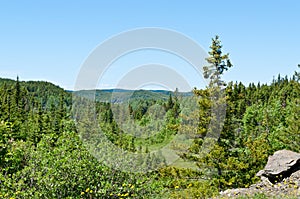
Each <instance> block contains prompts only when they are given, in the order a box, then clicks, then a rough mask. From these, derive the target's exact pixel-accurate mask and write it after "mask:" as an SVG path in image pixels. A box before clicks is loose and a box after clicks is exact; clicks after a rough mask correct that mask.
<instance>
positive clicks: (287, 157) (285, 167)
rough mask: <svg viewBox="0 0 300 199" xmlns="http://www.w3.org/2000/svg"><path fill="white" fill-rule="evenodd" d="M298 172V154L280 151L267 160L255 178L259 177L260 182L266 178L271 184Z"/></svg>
mask: <svg viewBox="0 0 300 199" xmlns="http://www.w3.org/2000/svg"><path fill="white" fill-rule="evenodd" d="M298 170H300V153H296V152H293V151H289V150H280V151H276V152H275V153H274V154H273V155H272V156H270V157H269V158H268V162H267V165H266V166H265V168H264V169H263V170H261V171H259V172H258V173H257V174H256V176H259V177H261V179H262V180H266V178H267V179H268V180H269V181H270V182H271V183H276V182H279V181H282V180H283V179H284V178H287V177H289V176H290V175H291V174H292V173H294V172H296V171H298Z"/></svg>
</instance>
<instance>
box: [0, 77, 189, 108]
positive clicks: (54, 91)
mask: <svg viewBox="0 0 300 199" xmlns="http://www.w3.org/2000/svg"><path fill="white" fill-rule="evenodd" d="M15 83H16V80H12V79H5V78H0V86H2V85H4V84H6V85H7V86H8V87H11V86H14V85H15ZM20 85H21V86H22V87H24V88H26V91H27V92H29V93H31V94H32V96H34V97H36V98H38V99H40V100H42V103H43V104H47V102H48V101H49V100H50V101H56V102H57V101H58V98H59V96H61V95H62V94H63V95H64V96H65V98H66V103H67V104H71V97H72V94H75V95H77V96H82V97H86V98H89V99H96V100H97V101H101V102H111V103H122V102H124V101H128V100H139V99H143V100H149V99H153V100H166V99H168V97H169V95H170V94H171V95H174V92H173V91H167V90H127V89H97V90H80V91H71V90H64V89H63V88H61V87H59V86H57V85H54V84H53V83H50V82H46V81H20ZM177 95H179V96H191V95H193V94H192V92H178V93H177Z"/></svg>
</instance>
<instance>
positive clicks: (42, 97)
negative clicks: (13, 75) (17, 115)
mask: <svg viewBox="0 0 300 199" xmlns="http://www.w3.org/2000/svg"><path fill="white" fill-rule="evenodd" d="M19 82H20V86H21V87H22V88H23V89H22V92H26V93H27V94H28V95H29V96H31V97H32V98H34V99H35V101H39V102H41V104H42V105H43V106H49V105H50V104H51V103H52V104H54V105H57V104H58V102H59V100H60V96H64V101H65V103H66V104H67V105H71V101H72V98H71V97H72V95H71V93H70V92H67V91H65V90H64V89H63V88H61V87H59V86H57V85H54V84H53V83H50V82H46V81H19ZM3 85H6V86H7V89H11V88H12V87H14V86H15V85H16V80H12V79H6V78H0V87H1V86H3Z"/></svg>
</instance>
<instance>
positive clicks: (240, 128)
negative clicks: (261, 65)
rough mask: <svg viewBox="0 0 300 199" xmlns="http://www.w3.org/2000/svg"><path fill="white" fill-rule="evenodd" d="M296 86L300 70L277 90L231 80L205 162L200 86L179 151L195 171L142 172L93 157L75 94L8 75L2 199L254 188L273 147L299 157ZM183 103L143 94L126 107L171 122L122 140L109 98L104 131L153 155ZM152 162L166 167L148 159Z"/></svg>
mask: <svg viewBox="0 0 300 199" xmlns="http://www.w3.org/2000/svg"><path fill="white" fill-rule="evenodd" d="M299 80H300V76H299V73H295V75H293V76H292V77H280V76H278V78H276V79H274V80H273V82H272V83H271V84H270V85H266V84H257V85H255V84H250V85H248V86H245V85H243V84H242V83H233V82H231V83H228V84H227V86H226V88H225V93H226V95H225V96H226V104H227V106H226V119H225V124H224V128H223V131H222V132H221V135H220V138H219V139H218V141H217V143H216V144H215V145H213V147H212V149H211V151H210V152H209V153H208V154H207V156H204V157H202V156H199V153H200V150H199V149H200V148H201V144H202V143H203V141H204V139H205V135H206V133H207V122H208V119H209V117H210V116H209V112H208V111H209V101H207V100H205V97H204V96H205V93H207V92H206V90H195V93H196V96H197V95H198V96H201V97H200V98H199V105H200V110H199V113H200V114H199V117H200V118H199V121H201V125H200V126H199V129H198V131H197V135H198V136H196V138H194V141H193V144H192V146H191V147H190V148H189V150H188V152H185V153H179V154H180V155H181V157H182V159H185V160H186V161H189V162H194V163H195V164H196V165H197V167H198V169H197V170H195V169H189V168H180V167H176V166H175V167H173V166H174V165H173V166H165V167H161V168H160V169H158V170H155V171H152V172H149V173H147V174H146V175H145V174H138V173H135V174H132V173H127V172H122V171H118V170H114V169H113V168H109V167H107V166H106V165H105V164H102V163H101V162H98V160H97V159H95V158H94V157H93V156H92V155H91V154H90V153H89V152H88V151H87V149H86V148H85V147H84V146H83V144H82V139H83V138H81V139H80V138H79V136H78V133H77V129H76V127H75V123H74V121H75V119H76V118H74V117H73V116H76V114H74V115H72V114H71V110H72V106H71V103H72V102H71V93H70V92H66V91H64V90H63V89H61V88H59V87H57V86H54V85H53V84H51V83H47V82H22V81H19V80H17V81H12V80H7V79H1V81H0V110H1V112H0V113H1V115H0V120H1V122H0V131H1V137H0V138H1V142H0V146H1V151H0V152H1V153H0V155H1V156H0V158H1V164H0V169H1V173H0V175H1V177H0V182H1V183H0V189H1V197H2V198H155V197H157V198H161V197H163V196H164V197H170V198H180V197H185V196H191V197H192V198H202V197H208V196H212V195H215V194H217V193H218V191H219V190H224V189H226V188H232V187H247V186H249V185H250V184H252V183H253V182H255V181H257V180H258V179H257V177H255V174H256V172H257V171H259V170H260V169H262V168H263V166H264V164H265V163H266V161H267V157H268V156H269V155H270V154H272V153H273V152H274V151H276V150H279V149H291V150H293V151H297V152H299V151H300V147H299V146H300V145H299V143H300V118H299V116H300V106H299V105H300V99H299V96H300V83H299ZM176 98H177V97H176V96H175V95H174V94H171V93H170V95H169V96H168V97H167V100H165V101H160V99H159V100H157V101H154V100H153V99H151V100H148V99H139V98H138V99H135V100H133V101H132V103H131V104H129V106H128V104H127V105H126V106H127V108H128V111H129V112H130V115H131V117H132V118H134V120H135V121H137V122H138V123H139V125H141V126H142V125H145V124H147V122H149V121H148V120H147V118H149V117H150V116H149V115H147V111H146V110H147V108H148V107H150V106H152V105H154V104H160V105H162V106H164V107H165V111H166V112H169V114H168V115H169V116H168V117H167V118H166V119H167V121H168V123H167V125H166V126H165V128H163V130H162V131H161V132H158V133H157V134H155V135H154V137H153V136H152V137H150V138H147V139H144V138H142V137H138V138H136V137H135V136H133V135H131V134H130V135H128V134H124V133H123V132H122V129H121V128H120V127H119V126H118V125H117V123H116V122H115V121H114V120H115V117H113V116H112V115H111V114H112V111H111V109H112V108H113V106H111V105H110V103H108V102H97V114H98V115H99V119H101V120H100V121H101V122H100V123H99V127H101V128H102V129H105V134H106V135H107V137H108V138H109V139H110V140H111V141H112V143H114V144H115V145H116V146H119V147H121V148H123V149H124V150H128V151H132V152H134V153H149V151H151V150H152V149H154V148H156V147H159V146H160V145H163V144H166V143H168V142H169V141H170V140H169V139H168V138H172V136H173V135H175V134H176V132H178V129H177V127H178V124H179V123H180V115H182V114H181V109H180V107H181V106H180V104H178V101H177V99H176ZM191 117H192V116H191ZM172 118H173V119H172ZM176 118H178V119H176ZM205 122H206V123H205ZM79 128H80V127H79ZM122 128H123V127H122ZM147 161H148V162H146V163H147V164H151V162H152V163H153V161H154V162H155V164H163V163H164V160H162V159H159V158H158V157H154V156H151V155H150V156H149V158H148V159H147ZM146 163H144V164H146Z"/></svg>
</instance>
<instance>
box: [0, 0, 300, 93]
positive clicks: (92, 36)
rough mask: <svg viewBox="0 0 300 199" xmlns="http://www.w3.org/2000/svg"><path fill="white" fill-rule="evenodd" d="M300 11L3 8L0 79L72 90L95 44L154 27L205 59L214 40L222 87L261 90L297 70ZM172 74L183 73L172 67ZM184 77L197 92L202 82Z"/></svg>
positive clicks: (157, 2) (206, 4)
mask: <svg viewBox="0 0 300 199" xmlns="http://www.w3.org/2000/svg"><path fill="white" fill-rule="evenodd" d="M299 10H300V2H299V1H297V0H294V1H291V0H286V1H267V0H266V1H257V0H254V1H230V0H228V1H199V0H198V1H196V0H195V1H176V0H174V1H166V0H152V1H141V0H128V1H121V0H119V1H116V0H111V1H88V0H87V1H68V0H66V1H58V0H52V1H37V0H36V1H32V0H28V1H13V0H12V1H4V0H3V1H0V77H6V78H14V79H15V78H16V76H17V75H19V76H20V79H21V80H46V81H50V82H53V83H55V84H57V85H60V86H61V87H63V88H65V89H73V88H74V84H75V81H76V77H77V75H78V73H79V70H80V67H81V65H82V63H83V62H84V60H85V59H86V58H87V57H88V55H89V54H90V53H91V52H92V50H93V49H95V48H96V47H97V46H98V45H99V44H101V42H103V41H105V40H106V39H108V38H110V37H111V36H113V35H116V34H118V33H120V32H124V31H126V30H131V29H135V28H142V27H159V28H167V29H171V30H175V31H178V32H180V33H182V34H184V35H186V36H188V37H190V38H192V39H193V40H195V41H196V42H197V43H199V45H201V46H202V47H203V48H204V49H205V50H206V51H208V50H209V45H210V43H211V38H212V37H214V35H216V34H218V35H220V38H221V41H222V43H223V46H224V49H223V50H224V52H229V53H230V57H231V60H232V62H233V64H234V68H232V69H231V70H230V71H228V72H227V73H226V74H225V75H224V79H225V80H226V81H242V82H243V83H245V84H248V83H249V82H258V81H260V82H263V83H267V82H270V81H271V80H272V78H273V76H277V74H278V73H280V74H282V75H292V74H293V72H294V71H295V70H297V65H298V64H299V63H300V54H299V52H300V50H299V47H300V37H299V35H300V22H299V19H300V12H299ZM129 57H130V56H129ZM143 57H147V59H145V60H144V59H143ZM149 57H150V58H151V59H153V60H151V59H150V60H149ZM132 59H138V60H139V62H132V63H131V62H129V61H128V58H127V61H126V59H124V60H123V62H122V60H120V61H119V64H121V65H122V64H123V65H124V67H126V64H128V65H130V66H132V64H136V63H139V64H141V63H143V61H144V62H145V64H147V63H148V62H168V60H169V59H170V60H173V61H170V62H171V63H174V62H175V61H176V60H177V58H174V57H173V58H172V57H171V58H170V56H168V55H164V54H161V55H157V52H150V53H149V52H148V54H147V52H146V54H144V55H141V53H140V54H139V53H137V55H136V57H133V58H132ZM178 63H180V61H178ZM128 67H129V66H128ZM174 67H175V68H176V69H178V70H179V71H180V70H181V72H182V73H184V72H186V70H185V69H180V67H179V66H178V65H176V64H175V65H174ZM177 67H178V68H177ZM187 67H188V66H187ZM117 71H118V69H117V68H116V69H115V71H113V70H111V71H110V74H107V76H106V78H104V80H105V82H104V83H103V84H102V85H103V86H105V85H106V86H107V87H109V86H113V85H114V83H115V81H116V79H118V77H119V76H118V73H117ZM108 72H109V71H108ZM119 75H120V74H119ZM186 75H187V78H189V79H190V82H191V84H195V86H199V85H200V84H201V82H203V81H202V80H200V79H197V78H196V77H194V76H193V75H190V76H189V74H186ZM193 86H194V85H193ZM200 86H201V85H200Z"/></svg>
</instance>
